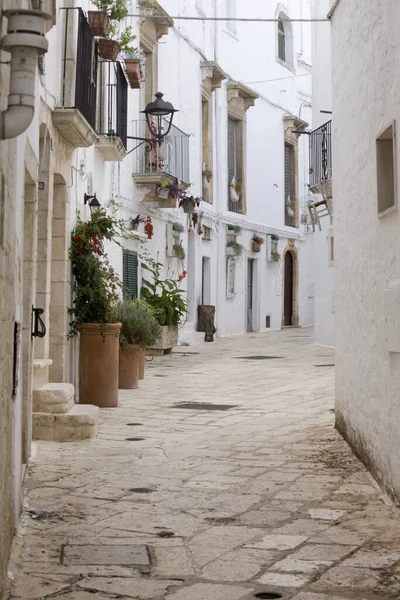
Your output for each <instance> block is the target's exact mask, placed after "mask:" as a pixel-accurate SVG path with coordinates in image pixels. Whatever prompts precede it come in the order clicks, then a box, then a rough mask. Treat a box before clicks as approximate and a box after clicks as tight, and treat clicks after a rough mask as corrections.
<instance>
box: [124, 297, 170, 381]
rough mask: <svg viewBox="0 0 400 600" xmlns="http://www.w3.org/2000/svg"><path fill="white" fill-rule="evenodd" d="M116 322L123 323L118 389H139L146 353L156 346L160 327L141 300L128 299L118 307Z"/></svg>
mask: <svg viewBox="0 0 400 600" xmlns="http://www.w3.org/2000/svg"><path fill="white" fill-rule="evenodd" d="M116 313H117V318H118V320H119V321H121V323H122V327H121V334H120V344H119V346H120V349H119V389H124V390H132V389H136V388H137V387H138V381H139V371H140V365H141V360H142V357H143V349H144V348H147V347H148V346H151V345H152V344H154V343H155V342H156V340H157V339H158V337H159V336H160V333H161V327H160V325H159V324H158V322H157V320H156V319H155V318H154V316H153V315H152V313H151V310H150V307H149V306H148V305H147V304H146V302H143V300H139V299H132V298H129V299H125V300H123V301H122V302H120V303H119V304H118V305H117V308H116Z"/></svg>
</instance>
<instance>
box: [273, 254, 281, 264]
mask: <svg viewBox="0 0 400 600" xmlns="http://www.w3.org/2000/svg"><path fill="white" fill-rule="evenodd" d="M271 256H272V260H273V261H274V262H279V261H280V260H281V255H280V254H279V252H276V251H274V252H271Z"/></svg>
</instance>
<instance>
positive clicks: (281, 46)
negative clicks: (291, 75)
mask: <svg viewBox="0 0 400 600" xmlns="http://www.w3.org/2000/svg"><path fill="white" fill-rule="evenodd" d="M278 56H279V58H280V59H281V60H283V61H284V62H285V61H286V39H285V26H284V24H283V21H282V20H281V19H279V22H278Z"/></svg>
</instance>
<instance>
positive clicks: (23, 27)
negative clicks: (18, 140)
mask: <svg viewBox="0 0 400 600" xmlns="http://www.w3.org/2000/svg"><path fill="white" fill-rule="evenodd" d="M3 14H4V15H5V16H6V17H8V27H7V34H6V35H5V36H3V38H2V39H1V41H0V47H1V49H2V50H5V51H6V52H10V54H11V61H10V66H11V73H10V93H9V96H8V108H7V109H6V110H4V111H2V112H1V113H0V139H1V140H5V139H10V138H15V137H17V136H18V135H20V134H21V133H23V132H24V131H25V130H26V129H27V128H28V127H29V125H30V124H31V122H32V119H33V114H34V110H35V84H36V65H37V57H38V54H43V53H45V52H47V49H48V42H47V39H46V37H45V34H44V26H45V21H46V20H47V19H49V18H50V15H47V14H46V13H43V12H41V11H38V10H18V9H16V10H8V11H5V12H4V13H3Z"/></svg>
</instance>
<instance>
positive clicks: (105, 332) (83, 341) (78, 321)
mask: <svg viewBox="0 0 400 600" xmlns="http://www.w3.org/2000/svg"><path fill="white" fill-rule="evenodd" d="M121 235H125V236H126V235H127V231H126V229H125V227H124V225H123V222H122V221H118V220H117V219H115V218H114V217H112V216H109V215H107V213H106V211H105V210H104V209H99V210H96V211H95V212H93V213H92V215H91V218H90V220H89V221H87V222H83V221H81V220H79V219H78V222H77V224H76V226H75V227H74V229H73V230H72V233H71V247H70V250H69V258H70V260H71V263H72V274H73V282H72V284H71V287H72V291H73V293H74V299H73V304H72V308H71V309H70V310H69V313H70V314H71V315H72V316H73V318H72V321H71V323H70V336H75V335H77V334H79V401H80V403H81V404H94V405H96V406H100V407H115V406H118V345H119V333H120V329H121V323H120V322H118V319H117V314H116V304H117V302H118V293H117V291H118V288H119V287H120V285H121V284H120V282H119V279H118V277H117V275H116V274H115V273H114V270H113V268H112V267H111V266H110V264H109V262H108V259H107V254H106V252H105V248H104V240H109V241H111V240H114V239H115V238H117V237H119V236H121Z"/></svg>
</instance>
